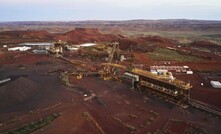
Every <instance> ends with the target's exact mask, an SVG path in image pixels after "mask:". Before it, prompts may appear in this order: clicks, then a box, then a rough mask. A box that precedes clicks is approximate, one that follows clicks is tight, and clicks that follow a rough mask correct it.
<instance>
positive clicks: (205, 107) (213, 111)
mask: <svg viewBox="0 0 221 134" xmlns="http://www.w3.org/2000/svg"><path fill="white" fill-rule="evenodd" d="M189 105H190V106H192V107H194V108H197V109H200V110H203V111H205V112H207V113H210V114H213V115H216V116H219V117H221V111H219V110H217V109H215V108H212V107H211V106H209V105H208V104H205V103H203V102H200V101H197V100H193V99H190V100H189Z"/></svg>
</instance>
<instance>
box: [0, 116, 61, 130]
mask: <svg viewBox="0 0 221 134" xmlns="http://www.w3.org/2000/svg"><path fill="white" fill-rule="evenodd" d="M58 116H59V114H57V113H54V114H53V115H49V116H47V117H45V118H43V119H40V120H38V121H35V122H33V121H32V122H30V123H28V124H25V125H23V126H22V127H20V128H16V129H14V130H10V131H8V132H5V133H3V134H29V133H31V132H34V131H36V130H38V129H40V128H42V127H44V126H46V125H48V124H49V123H50V122H52V121H53V120H55V119H56V118H57V117H58Z"/></svg>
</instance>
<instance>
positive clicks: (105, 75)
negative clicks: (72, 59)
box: [98, 42, 119, 80]
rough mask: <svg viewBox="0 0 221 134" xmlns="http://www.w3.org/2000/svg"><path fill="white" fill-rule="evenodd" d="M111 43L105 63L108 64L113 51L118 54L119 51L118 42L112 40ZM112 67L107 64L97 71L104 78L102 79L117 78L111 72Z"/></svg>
mask: <svg viewBox="0 0 221 134" xmlns="http://www.w3.org/2000/svg"><path fill="white" fill-rule="evenodd" d="M112 44H113V47H112V50H111V52H110V53H109V56H108V60H107V63H110V64H111V63H112V61H113V58H114V54H115V52H116V53H117V55H118V51H119V42H113V43H112ZM113 69H114V68H113V67H111V66H109V65H108V64H107V65H105V66H104V67H103V69H102V70H100V71H99V72H98V73H99V74H100V76H101V78H102V79H104V80H110V79H112V78H116V79H117V77H115V76H114V75H113V74H112V71H113Z"/></svg>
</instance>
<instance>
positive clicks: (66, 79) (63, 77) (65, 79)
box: [60, 73, 70, 86]
mask: <svg viewBox="0 0 221 134" xmlns="http://www.w3.org/2000/svg"><path fill="white" fill-rule="evenodd" d="M60 79H61V83H62V84H64V85H67V86H70V81H69V77H68V74H67V73H61V76H60Z"/></svg>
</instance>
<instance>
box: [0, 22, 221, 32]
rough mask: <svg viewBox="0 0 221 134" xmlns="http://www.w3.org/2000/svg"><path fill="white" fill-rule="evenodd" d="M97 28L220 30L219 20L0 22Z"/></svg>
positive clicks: (8, 27) (18, 26)
mask: <svg viewBox="0 0 221 134" xmlns="http://www.w3.org/2000/svg"><path fill="white" fill-rule="evenodd" d="M79 27H80V28H85V27H86V28H88V27H90V28H91V27H93V28H99V29H100V30H101V31H113V30H119V31H131V30H134V31H147V30H157V31H221V20H217V21H214V20H187V19H165V20H125V21H105V20H88V21H43V22H42V21H19V22H0V31H14V30H36V29H38V30H47V31H49V32H58V33H60V32H61V33H65V32H67V31H70V30H73V29H74V28H79Z"/></svg>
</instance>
